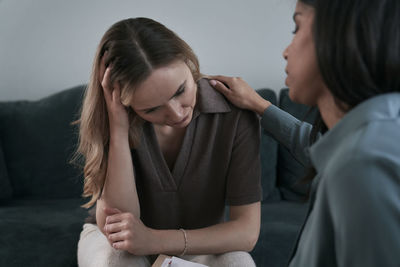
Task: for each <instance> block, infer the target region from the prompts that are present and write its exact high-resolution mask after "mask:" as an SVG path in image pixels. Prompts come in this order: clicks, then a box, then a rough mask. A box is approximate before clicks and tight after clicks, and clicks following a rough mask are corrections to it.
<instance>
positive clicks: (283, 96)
mask: <svg viewBox="0 0 400 267" xmlns="http://www.w3.org/2000/svg"><path fill="white" fill-rule="evenodd" d="M279 107H280V108H281V109H283V110H284V111H286V112H288V113H290V114H292V115H293V116H294V117H296V118H297V119H299V120H301V121H306V122H309V123H311V124H312V123H313V122H314V120H315V117H316V111H317V110H316V109H315V108H310V107H308V106H306V105H302V104H297V103H294V102H292V100H290V98H289V89H287V88H284V89H282V90H281V91H280V92H279ZM308 169H309V168H308V167H304V166H302V165H301V164H300V163H299V162H298V161H296V159H295V158H294V157H293V156H292V154H291V153H290V152H289V150H287V148H286V147H284V146H283V145H279V146H278V168H277V175H278V184H277V185H278V188H279V190H280V192H281V196H282V198H283V199H286V200H298V201H301V200H304V199H305V197H306V195H307V193H308V189H309V184H307V183H303V182H302V181H301V180H302V178H304V177H305V175H306V174H307V171H308Z"/></svg>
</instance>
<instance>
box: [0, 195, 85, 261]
mask: <svg viewBox="0 0 400 267" xmlns="http://www.w3.org/2000/svg"><path fill="white" fill-rule="evenodd" d="M5 204H6V205H5V206H2V207H1V209H0V218H1V220H0V229H1V233H2V234H1V235H0V247H1V249H0V266H9V267H13V266H15V267H17V266H77V259H76V252H77V244H78V240H79V233H80V231H81V229H82V225H83V223H84V218H85V216H87V212H86V210H84V209H82V208H81V207H80V205H81V204H83V202H82V200H81V199H56V200H29V199H23V200H22V199H19V200H8V201H7V203H5Z"/></svg>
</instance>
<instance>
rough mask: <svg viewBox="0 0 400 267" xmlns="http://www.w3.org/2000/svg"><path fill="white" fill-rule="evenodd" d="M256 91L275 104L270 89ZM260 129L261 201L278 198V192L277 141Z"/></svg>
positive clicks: (274, 96)
mask: <svg viewBox="0 0 400 267" xmlns="http://www.w3.org/2000/svg"><path fill="white" fill-rule="evenodd" d="M257 93H258V94H259V95H260V96H262V97H263V98H264V99H267V100H268V101H270V102H271V103H272V104H274V105H276V102H277V99H276V94H275V92H274V91H272V90H271V89H257ZM261 129H262V130H261V148H260V158H261V177H262V179H261V184H262V189H263V201H271V200H279V199H280V194H279V190H278V188H277V187H276V166H277V158H278V156H277V154H278V143H277V142H276V141H275V139H273V138H272V137H271V136H270V135H269V134H268V133H267V132H266V131H265V130H263V128H261Z"/></svg>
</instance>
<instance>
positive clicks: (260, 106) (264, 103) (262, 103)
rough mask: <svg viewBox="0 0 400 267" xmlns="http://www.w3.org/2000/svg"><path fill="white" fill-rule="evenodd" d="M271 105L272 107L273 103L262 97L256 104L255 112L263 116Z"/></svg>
mask: <svg viewBox="0 0 400 267" xmlns="http://www.w3.org/2000/svg"><path fill="white" fill-rule="evenodd" d="M271 105H272V104H271V102H269V101H268V100H266V99H264V98H262V97H261V96H260V97H258V99H257V101H255V103H254V106H253V111H254V112H256V113H257V114H258V115H260V116H262V115H263V114H264V112H265V110H266V109H267V108H268V107H269V106H271Z"/></svg>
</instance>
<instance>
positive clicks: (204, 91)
mask: <svg viewBox="0 0 400 267" xmlns="http://www.w3.org/2000/svg"><path fill="white" fill-rule="evenodd" d="M197 84H198V87H197V99H196V106H195V109H194V114H193V118H195V117H197V116H198V115H199V114H200V113H225V112H230V111H231V108H230V105H229V103H228V102H227V100H226V99H225V97H224V96H223V95H222V94H221V93H219V92H218V91H216V90H215V89H214V88H213V87H212V86H211V85H210V83H209V80H208V79H205V78H203V79H200V80H199V81H198V83H197Z"/></svg>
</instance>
